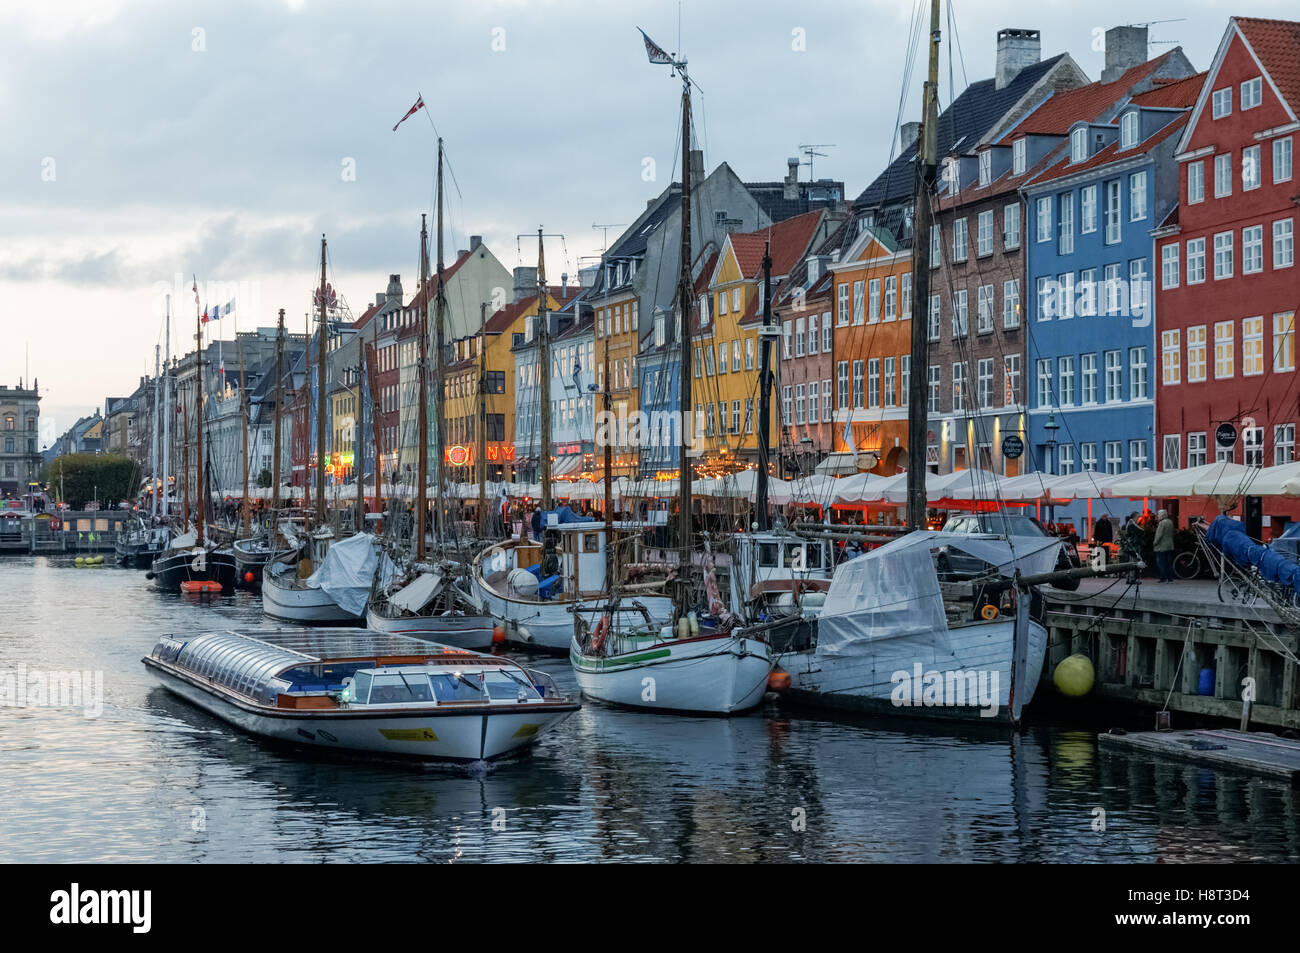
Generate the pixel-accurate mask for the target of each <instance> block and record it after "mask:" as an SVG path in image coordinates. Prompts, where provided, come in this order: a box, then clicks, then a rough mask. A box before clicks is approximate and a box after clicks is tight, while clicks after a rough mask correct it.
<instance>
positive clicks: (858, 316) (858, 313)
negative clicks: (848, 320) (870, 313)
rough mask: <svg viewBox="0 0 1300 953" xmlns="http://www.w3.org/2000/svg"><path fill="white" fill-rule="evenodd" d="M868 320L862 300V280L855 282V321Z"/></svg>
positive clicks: (863, 321)
mask: <svg viewBox="0 0 1300 953" xmlns="http://www.w3.org/2000/svg"><path fill="white" fill-rule="evenodd" d="M865 321H866V315H865V312H864V311H863V302H862V282H861V281H855V282H853V323H854V324H863V323H865Z"/></svg>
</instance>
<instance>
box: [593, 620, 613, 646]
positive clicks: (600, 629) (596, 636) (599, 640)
mask: <svg viewBox="0 0 1300 953" xmlns="http://www.w3.org/2000/svg"><path fill="white" fill-rule="evenodd" d="M607 635H609V616H608V615H603V616H601V617H600V621H599V622H597V623H596V631H595V632H594V633H593V634H592V636H591V650H592V651H593V652H595V653H597V654H599V653H600V652H601V650H602V649H604V648H605V637H606V636H607Z"/></svg>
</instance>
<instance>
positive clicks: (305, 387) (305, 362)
mask: <svg viewBox="0 0 1300 953" xmlns="http://www.w3.org/2000/svg"><path fill="white" fill-rule="evenodd" d="M302 329H303V331H302V335H303V336H302V342H303V351H302V394H301V395H299V394H297V393H295V394H294V401H293V402H294V404H295V405H297V404H298V402H299V401H300V400H301V401H302V430H301V431H300V433H301V434H302V450H303V453H302V455H303V466H302V516H303V529H307V527H308V525H309V523H310V521H309V520H308V519H307V511H308V510H310V509H311V411H310V410H309V409H308V408H309V407H310V404H311V313H310V312H308V313H306V314H304V315H303V316H302ZM295 429H296V428H295Z"/></svg>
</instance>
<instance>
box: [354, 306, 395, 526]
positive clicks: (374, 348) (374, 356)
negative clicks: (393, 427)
mask: <svg viewBox="0 0 1300 953" xmlns="http://www.w3.org/2000/svg"><path fill="white" fill-rule="evenodd" d="M370 340H371V342H372V343H371V345H370V348H371V350H370V367H369V369H368V371H367V373H366V384H367V386H368V387H369V388H370V413H371V415H372V416H373V417H374V418H375V419H373V420H371V422H370V435H371V439H372V440H373V441H374V444H375V512H376V513H378V514H380V516H382V515H383V513H384V483H383V479H384V474H383V459H384V455H383V454H382V453H381V452H380V446H379V420H378V416H379V408H380V401H379V400H377V399H376V398H377V397H378V396H379V395H378V394H376V393H375V390H376V389H377V387H378V380H377V377H378V375H379V372H378V370H377V368H378V362H379V317H378V316H376V317H375V319H374V320H373V321H372V322H371V324H370ZM372 375H374V376H372ZM399 390H400V388H399ZM363 469H364V468H363ZM362 476H365V474H364V473H363V474H362Z"/></svg>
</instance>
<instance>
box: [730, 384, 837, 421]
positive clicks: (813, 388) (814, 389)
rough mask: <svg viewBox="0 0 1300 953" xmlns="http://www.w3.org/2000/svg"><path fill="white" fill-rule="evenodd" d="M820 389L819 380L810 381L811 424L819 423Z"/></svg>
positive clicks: (809, 419)
mask: <svg viewBox="0 0 1300 953" xmlns="http://www.w3.org/2000/svg"><path fill="white" fill-rule="evenodd" d="M820 389H821V383H820V382H819V381H809V383H808V423H810V424H815V423H817V405H818V402H819V401H820V399H821V398H820V397H819V396H818V391H819V390H820ZM734 404H736V405H739V404H740V401H735V402H734ZM737 414H739V411H737Z"/></svg>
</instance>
